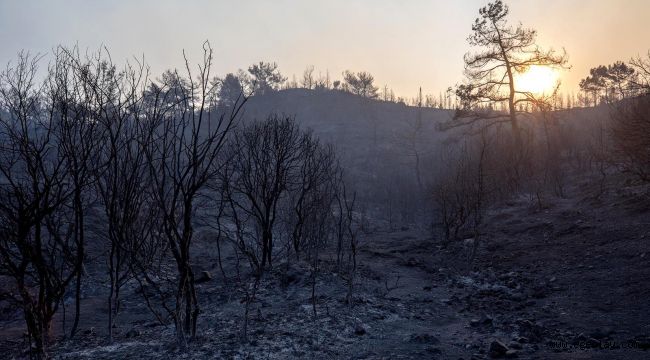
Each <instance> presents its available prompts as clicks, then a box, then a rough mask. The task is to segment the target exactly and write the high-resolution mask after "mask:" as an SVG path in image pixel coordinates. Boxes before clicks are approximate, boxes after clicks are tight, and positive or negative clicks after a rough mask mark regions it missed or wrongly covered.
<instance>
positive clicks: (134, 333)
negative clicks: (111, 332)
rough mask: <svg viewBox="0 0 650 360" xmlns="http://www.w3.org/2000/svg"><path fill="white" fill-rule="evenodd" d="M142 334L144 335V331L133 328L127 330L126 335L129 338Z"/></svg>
mask: <svg viewBox="0 0 650 360" xmlns="http://www.w3.org/2000/svg"><path fill="white" fill-rule="evenodd" d="M140 335H142V333H141V332H140V330H137V329H131V330H129V331H127V332H126V334H124V336H126V337H127V338H134V337H138V336H140Z"/></svg>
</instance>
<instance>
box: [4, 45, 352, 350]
mask: <svg viewBox="0 0 650 360" xmlns="http://www.w3.org/2000/svg"><path fill="white" fill-rule="evenodd" d="M39 60H40V58H39V57H34V56H30V55H29V54H26V53H21V54H20V55H19V57H18V60H17V62H16V63H14V64H10V65H9V66H8V67H7V69H6V70H5V71H3V72H2V74H1V75H0V144H2V145H1V147H0V257H1V262H0V264H1V265H0V281H2V284H3V288H2V299H3V301H11V302H13V304H14V305H15V306H17V307H19V308H21V309H22V311H23V313H24V318H25V324H26V329H27V333H28V335H29V346H30V349H31V350H30V355H31V356H34V357H36V358H41V357H45V356H47V355H46V354H47V352H46V350H47V347H48V345H49V344H51V343H52V342H53V341H54V340H55V339H53V338H52V337H51V333H52V326H53V319H54V317H55V315H56V314H57V313H60V312H61V310H62V309H63V310H65V306H66V305H65V301H66V299H70V298H74V309H75V310H74V315H73V320H72V321H71V322H70V321H67V322H66V321H63V326H64V328H63V329H62V332H63V334H65V336H74V335H75V333H77V332H78V331H79V323H80V317H82V316H83V314H82V313H81V310H80V309H81V307H80V304H81V302H82V298H81V293H82V287H83V286H84V285H83V282H82V280H83V278H84V277H85V276H86V265H87V263H88V258H87V256H88V252H89V250H88V248H89V247H92V248H93V249H94V251H95V250H97V249H99V250H101V251H99V253H100V254H101V255H99V256H100V258H99V260H100V261H103V262H105V264H106V282H107V284H108V296H107V299H106V304H107V309H108V316H107V323H106V326H107V333H108V341H109V342H110V341H112V334H113V328H114V324H115V321H116V318H117V316H118V314H119V312H120V306H121V305H120V304H121V301H120V299H121V296H122V295H121V291H123V290H124V289H125V286H126V285H127V284H133V283H136V284H137V286H138V287H139V288H140V293H141V294H142V302H143V303H145V304H146V305H147V307H148V308H149V309H150V310H151V312H152V314H153V316H155V317H156V318H157V320H158V321H159V322H161V323H164V324H173V325H174V327H175V333H176V336H177V339H176V340H177V342H178V344H179V346H181V347H186V346H187V343H188V341H189V340H190V339H191V338H192V337H194V336H195V335H196V333H197V331H198V330H197V320H198V318H199V315H200V313H201V308H200V305H199V304H200V301H199V298H200V293H199V291H198V290H197V287H196V284H197V277H198V275H197V274H196V273H195V271H196V269H195V268H194V266H193V264H194V263H195V259H194V258H193V255H192V254H193V247H194V245H193V244H195V243H196V238H197V236H198V234H202V233H203V232H204V227H205V226H202V225H200V224H199V223H200V222H204V223H205V224H208V226H209V227H210V228H211V229H212V231H211V232H209V234H212V235H211V236H213V237H214V246H215V247H217V248H219V254H221V246H224V244H226V245H228V246H229V247H232V249H233V251H234V252H235V254H236V255H237V258H238V259H242V260H243V261H242V268H241V271H240V269H239V265H238V266H237V271H236V274H231V273H224V276H225V277H226V278H228V279H229V280H232V281H233V282H235V283H236V284H239V286H240V287H241V289H243V290H245V292H246V294H247V301H246V314H247V312H248V307H249V304H250V303H251V302H252V301H253V300H254V298H255V291H254V290H253V291H252V292H251V291H250V289H254V288H255V287H256V286H257V284H258V283H259V281H260V279H261V277H262V276H263V275H264V273H265V272H267V271H268V269H270V268H271V267H272V266H277V264H278V263H279V262H280V263H288V262H289V261H298V260H302V261H307V262H308V263H309V264H310V266H311V276H312V279H313V281H312V285H311V286H312V301H313V309H314V313H316V309H317V301H316V300H317V298H316V295H315V292H316V289H315V286H316V285H315V284H316V276H317V273H318V271H319V269H320V262H319V261H320V254H321V252H323V251H325V250H328V251H332V252H334V253H335V254H336V259H337V261H336V263H337V267H338V271H339V273H340V275H341V276H340V277H341V278H342V279H344V281H346V283H345V286H346V287H347V288H348V289H349V294H348V296H349V297H351V295H352V289H353V283H354V272H355V270H356V249H357V241H358V239H357V231H358V230H357V228H358V225H357V220H356V215H355V210H354V207H355V194H354V192H352V191H350V190H349V189H346V187H345V183H344V180H343V171H342V169H341V167H340V166H339V164H338V160H337V158H336V154H335V152H334V149H333V148H332V147H330V146H328V145H325V144H322V143H321V142H320V141H319V140H318V139H317V138H316V137H315V136H314V135H313V134H312V133H311V132H308V131H304V130H302V129H300V127H299V126H298V124H297V123H296V122H295V121H294V120H293V119H291V118H287V117H281V116H276V115H271V116H269V117H268V119H265V120H256V121H252V120H251V121H244V120H243V119H241V111H242V108H243V107H244V105H245V103H246V99H247V98H246V93H245V90H246V89H244V88H241V87H240V88H237V87H227V86H224V84H225V83H227V82H232V83H235V81H234V80H233V79H232V78H229V76H231V75H228V76H226V77H225V78H224V79H223V80H215V79H214V76H213V74H211V68H212V62H213V60H214V59H213V53H212V49H211V48H210V47H209V44H207V43H206V44H205V45H204V56H203V59H202V61H201V62H200V63H199V64H198V66H192V65H190V64H189V62H187V64H186V65H187V66H186V68H185V70H184V71H182V72H179V71H167V72H165V73H164V74H163V75H162V76H161V77H160V78H159V79H156V80H152V79H150V76H149V73H148V69H147V67H146V65H145V64H144V61H138V60H136V61H135V62H134V63H131V64H126V65H125V66H124V67H123V68H118V67H117V66H116V65H114V64H113V63H111V61H110V57H109V56H108V54H107V53H106V52H104V51H101V52H98V53H96V54H94V55H86V56H81V55H80V54H79V52H78V50H77V49H75V48H72V49H69V48H62V47H60V48H57V49H56V51H55V52H54V54H53V59H52V60H51V61H50V64H49V66H48V67H47V71H46V75H45V78H44V80H43V81H39V80H38V65H39V64H40V63H39ZM250 70H251V71H250V74H251V76H252V79H254V81H253V82H252V83H251V84H252V85H251V86H253V87H254V91H268V89H273V88H274V86H276V85H277V84H278V83H279V81H280V80H281V76H279V75H278V74H277V73H276V69H275V67H274V66H272V65H269V64H264V63H260V64H258V65H255V66H253V67H251V69H250ZM217 84H221V85H220V86H218V85H217ZM199 219H201V221H199ZM219 263H220V264H221V257H219ZM222 269H223V268H222ZM246 269H248V271H246ZM247 274H248V275H247ZM251 282H252V284H254V286H253V287H251V286H249V285H250V284H251ZM348 300H350V298H348ZM246 318H247V317H246ZM70 323H71V324H70ZM66 326H71V327H70V328H67V329H66ZM243 326H244V329H243V332H244V333H243V335H244V337H245V335H246V330H245V326H246V324H244V325H243Z"/></svg>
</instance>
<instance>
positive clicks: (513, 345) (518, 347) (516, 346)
mask: <svg viewBox="0 0 650 360" xmlns="http://www.w3.org/2000/svg"><path fill="white" fill-rule="evenodd" d="M508 347H509V348H510V349H515V350H521V349H523V346H521V344H520V343H518V342H516V341H512V342H510V343H509V344H508Z"/></svg>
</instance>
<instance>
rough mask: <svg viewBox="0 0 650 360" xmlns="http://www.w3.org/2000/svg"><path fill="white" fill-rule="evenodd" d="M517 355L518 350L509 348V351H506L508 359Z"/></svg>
mask: <svg viewBox="0 0 650 360" xmlns="http://www.w3.org/2000/svg"><path fill="white" fill-rule="evenodd" d="M517 355H518V352H517V350H508V351H506V354H505V356H506V358H508V359H512V358H516V357H517Z"/></svg>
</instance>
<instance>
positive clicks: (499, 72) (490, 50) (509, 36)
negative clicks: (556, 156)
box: [455, 0, 567, 143]
mask: <svg viewBox="0 0 650 360" xmlns="http://www.w3.org/2000/svg"><path fill="white" fill-rule="evenodd" d="M508 13H509V10H508V6H507V5H505V4H504V3H503V2H502V1H501V0H497V1H495V2H493V3H489V4H488V5H487V6H485V7H482V8H481V9H479V15H480V16H479V17H478V18H477V19H476V20H475V21H474V24H473V25H472V31H473V33H472V34H471V35H470V36H469V38H468V42H469V44H470V45H472V46H477V47H480V48H482V51H480V52H478V53H474V54H470V53H468V54H466V55H465V76H466V77H467V83H465V84H462V85H459V86H458V87H457V89H456V95H457V96H458V97H459V99H460V101H461V109H460V110H459V111H457V113H456V115H455V119H456V120H461V122H460V124H457V125H464V124H471V123H474V122H477V121H484V120H487V121H489V123H498V122H504V121H505V122H509V123H510V125H511V128H512V132H513V135H514V137H515V141H516V143H520V142H521V135H520V130H519V124H518V119H517V113H518V112H519V110H518V109H519V107H520V106H521V105H523V104H525V103H533V104H534V103H536V102H539V101H540V100H539V99H538V98H536V94H532V93H530V92H527V91H523V90H521V89H519V88H518V87H517V84H516V74H518V73H524V72H526V71H527V70H528V69H529V68H530V67H531V66H549V67H563V66H565V65H566V63H567V56H566V53H565V52H562V53H560V54H557V53H556V52H555V51H554V50H552V49H551V50H548V51H544V50H542V49H540V48H539V46H538V45H536V43H535V38H536V36H537V32H536V31H535V30H533V29H528V28H524V27H523V26H522V25H518V26H516V27H512V26H511V25H509V24H508V22H507V20H506V17H507V15H508ZM501 102H507V104H508V113H507V114H503V113H500V112H498V111H493V110H492V109H493V107H494V105H495V104H497V103H501ZM486 107H487V108H486Z"/></svg>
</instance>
